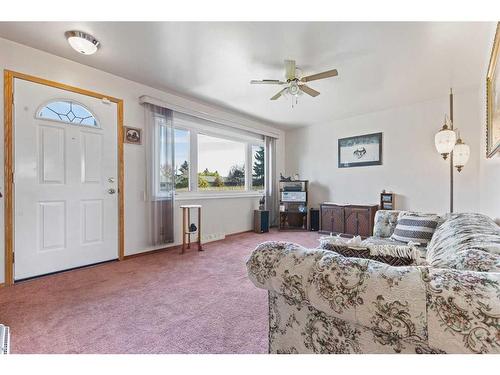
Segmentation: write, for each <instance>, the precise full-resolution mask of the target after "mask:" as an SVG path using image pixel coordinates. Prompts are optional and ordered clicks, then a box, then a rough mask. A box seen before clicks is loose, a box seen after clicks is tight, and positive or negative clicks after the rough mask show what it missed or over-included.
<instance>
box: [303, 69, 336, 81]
mask: <svg viewBox="0 0 500 375" xmlns="http://www.w3.org/2000/svg"><path fill="white" fill-rule="evenodd" d="M338 75H339V72H337V69H332V70H327V71H326V72H323V73H317V74H312V75H310V76H307V77H302V78H301V79H300V80H301V81H302V82H310V81H315V80H317V79H324V78H330V77H335V76H338Z"/></svg>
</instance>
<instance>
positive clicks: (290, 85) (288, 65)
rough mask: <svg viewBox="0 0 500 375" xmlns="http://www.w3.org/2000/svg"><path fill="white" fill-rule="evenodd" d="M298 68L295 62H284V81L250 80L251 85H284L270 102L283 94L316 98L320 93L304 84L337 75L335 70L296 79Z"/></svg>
mask: <svg viewBox="0 0 500 375" xmlns="http://www.w3.org/2000/svg"><path fill="white" fill-rule="evenodd" d="M298 70H299V68H298V67H297V66H296V65H295V60H285V78H286V81H281V80H279V79H263V80H251V81H250V83H251V84H252V85H286V86H285V87H284V88H283V89H281V90H280V91H279V92H278V93H277V94H276V95H274V96H273V97H272V98H271V100H276V99H278V98H279V97H281V96H282V95H283V94H286V93H288V94H290V95H292V96H295V97H297V96H298V95H299V94H301V93H302V92H305V93H306V94H307V95H310V96H312V97H313V98H314V97H316V96H318V95H319V94H320V93H319V91H316V90H314V89H312V88H311V87H309V86H307V85H306V84H305V83H306V82H310V81H316V80H318V79H324V78H330V77H335V76H337V75H338V74H339V73H338V72H337V69H332V70H327V71H326V72H322V73H317V74H312V75H309V76H305V77H300V78H299V77H297V71H298Z"/></svg>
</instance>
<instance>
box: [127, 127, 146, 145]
mask: <svg viewBox="0 0 500 375" xmlns="http://www.w3.org/2000/svg"><path fill="white" fill-rule="evenodd" d="M123 134H124V138H125V139H124V140H123V141H124V142H125V143H131V144H134V145H141V144H142V129H139V128H131V127H129V126H124V133H123Z"/></svg>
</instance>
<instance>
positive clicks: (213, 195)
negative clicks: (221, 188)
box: [174, 191, 264, 201]
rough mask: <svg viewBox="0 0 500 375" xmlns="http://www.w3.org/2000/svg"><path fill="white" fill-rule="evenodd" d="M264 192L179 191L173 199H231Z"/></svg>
mask: <svg viewBox="0 0 500 375" xmlns="http://www.w3.org/2000/svg"><path fill="white" fill-rule="evenodd" d="M263 195H264V192H258V191H256V192H253V191H252V192H248V191H245V192H238V193H223V192H220V193H217V192H213V193H180V194H175V198H174V200H176V201H187V200H203V199H231V198H261V197H262V196H263Z"/></svg>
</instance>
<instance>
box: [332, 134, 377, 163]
mask: <svg viewBox="0 0 500 375" xmlns="http://www.w3.org/2000/svg"><path fill="white" fill-rule="evenodd" d="M338 149H339V156H338V157H339V163H338V166H339V168H350V167H365V166H369V165H381V164H382V133H373V134H366V135H358V136H355V137H349V138H340V139H339V143H338Z"/></svg>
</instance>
